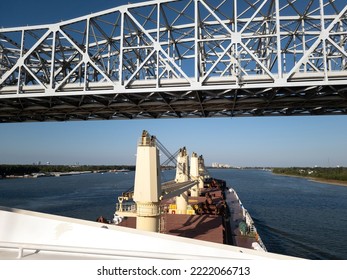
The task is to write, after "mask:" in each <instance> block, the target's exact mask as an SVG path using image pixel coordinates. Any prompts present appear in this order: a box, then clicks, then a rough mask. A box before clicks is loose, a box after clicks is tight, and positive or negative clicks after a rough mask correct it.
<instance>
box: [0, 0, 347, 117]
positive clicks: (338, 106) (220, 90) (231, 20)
mask: <svg viewBox="0 0 347 280" xmlns="http://www.w3.org/2000/svg"><path fill="white" fill-rule="evenodd" d="M346 49H347V4H346V1H345V0H335V1H331V0H305V1H296V0H264V1H248V0H215V1H212V0H180V1H179V0H160V1H144V2H143V3H137V4H129V5H125V6H120V7H115V8H113V9H109V10H106V11H102V12H98V13H94V14H90V15H87V16H83V17H79V18H76V19H72V20H68V21H63V22H59V23H55V24H47V25H39V26H32V27H30V26H27V27H17V28H3V29H0V110H1V111H0V121H2V122H9V121H30V120H33V121H36V120H69V119H117V118H160V117H211V116H235V115H236V116H237V115H270V114H271V115H297V114H345V113H346V108H347V105H346V103H347V101H346V99H347V93H346V85H347V63H346V61H347V50H346ZM18 98H20V99H21V102H18ZM244 102H246V104H245V103H244ZM249 103H250V104H249ZM35 105H39V106H41V109H39V108H36V107H35ZM91 108H92V109H91Z"/></svg>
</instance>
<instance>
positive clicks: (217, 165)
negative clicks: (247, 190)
mask: <svg viewBox="0 0 347 280" xmlns="http://www.w3.org/2000/svg"><path fill="white" fill-rule="evenodd" d="M212 167H213V168H231V165H229V164H225V163H218V162H213V163H212Z"/></svg>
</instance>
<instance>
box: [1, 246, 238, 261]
mask: <svg viewBox="0 0 347 280" xmlns="http://www.w3.org/2000/svg"><path fill="white" fill-rule="evenodd" d="M16 252H17V255H16V256H15V258H17V259H23V258H34V259H35V256H33V255H37V257H36V259H41V258H42V259H52V258H53V259H54V258H55V259H56V258H57V256H58V258H60V259H64V257H70V258H71V257H72V258H76V259H81V258H82V259H83V258H86V257H87V258H88V255H89V256H90V257H93V258H101V259H105V258H117V259H129V258H135V259H139V258H144V259H148V258H153V259H165V260H167V259H172V260H177V259H192V260H195V259H196V254H193V253H189V252H188V253H181V254H180V253H170V254H167V253H166V252H150V251H142V250H124V249H108V248H91V247H89V248H88V247H76V246H62V245H47V244H35V243H21V242H1V241H0V253H1V254H2V255H3V256H5V255H6V253H8V256H9V258H8V259H13V253H16ZM200 258H201V259H210V257H208V256H201V257H200ZM221 259H222V257H221ZM235 259H237V258H235Z"/></svg>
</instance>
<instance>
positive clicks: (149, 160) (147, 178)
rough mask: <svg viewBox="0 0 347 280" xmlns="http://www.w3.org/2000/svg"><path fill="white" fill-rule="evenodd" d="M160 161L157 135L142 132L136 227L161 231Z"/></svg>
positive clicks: (135, 191)
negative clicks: (156, 140) (156, 141)
mask: <svg viewBox="0 0 347 280" xmlns="http://www.w3.org/2000/svg"><path fill="white" fill-rule="evenodd" d="M160 189H161V182H160V161H159V151H158V149H157V147H156V143H155V137H153V136H152V137H149V135H148V133H147V131H143V132H142V137H141V141H140V143H139V145H138V147H137V158H136V173H135V186H134V197H133V198H134V201H135V202H136V209H137V218H136V228H137V229H140V230H146V231H152V232H158V231H159V219H160V211H159V194H160Z"/></svg>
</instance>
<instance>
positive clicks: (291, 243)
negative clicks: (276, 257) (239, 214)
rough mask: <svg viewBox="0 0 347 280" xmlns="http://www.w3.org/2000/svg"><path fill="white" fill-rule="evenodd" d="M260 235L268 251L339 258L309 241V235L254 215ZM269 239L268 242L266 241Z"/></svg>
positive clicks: (315, 257)
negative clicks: (277, 226) (281, 226)
mask: <svg viewBox="0 0 347 280" xmlns="http://www.w3.org/2000/svg"><path fill="white" fill-rule="evenodd" d="M253 220H254V222H255V224H256V227H257V229H258V231H259V233H260V236H261V237H262V239H263V242H264V243H265V246H266V247H267V249H268V251H270V252H273V253H279V254H284V255H291V256H295V257H301V258H310V259H316V260H318V259H320V260H324V259H330V260H332V259H337V257H336V255H332V254H330V253H329V252H328V251H326V250H324V248H322V247H318V246H316V245H314V244H310V243H308V240H309V239H310V237H309V236H308V235H300V234H296V233H293V232H291V231H289V230H286V229H282V228H276V227H275V226H270V225H268V224H267V223H266V222H265V221H263V220H261V219H258V218H256V217H253ZM266 241H268V243H267V242H266Z"/></svg>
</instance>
